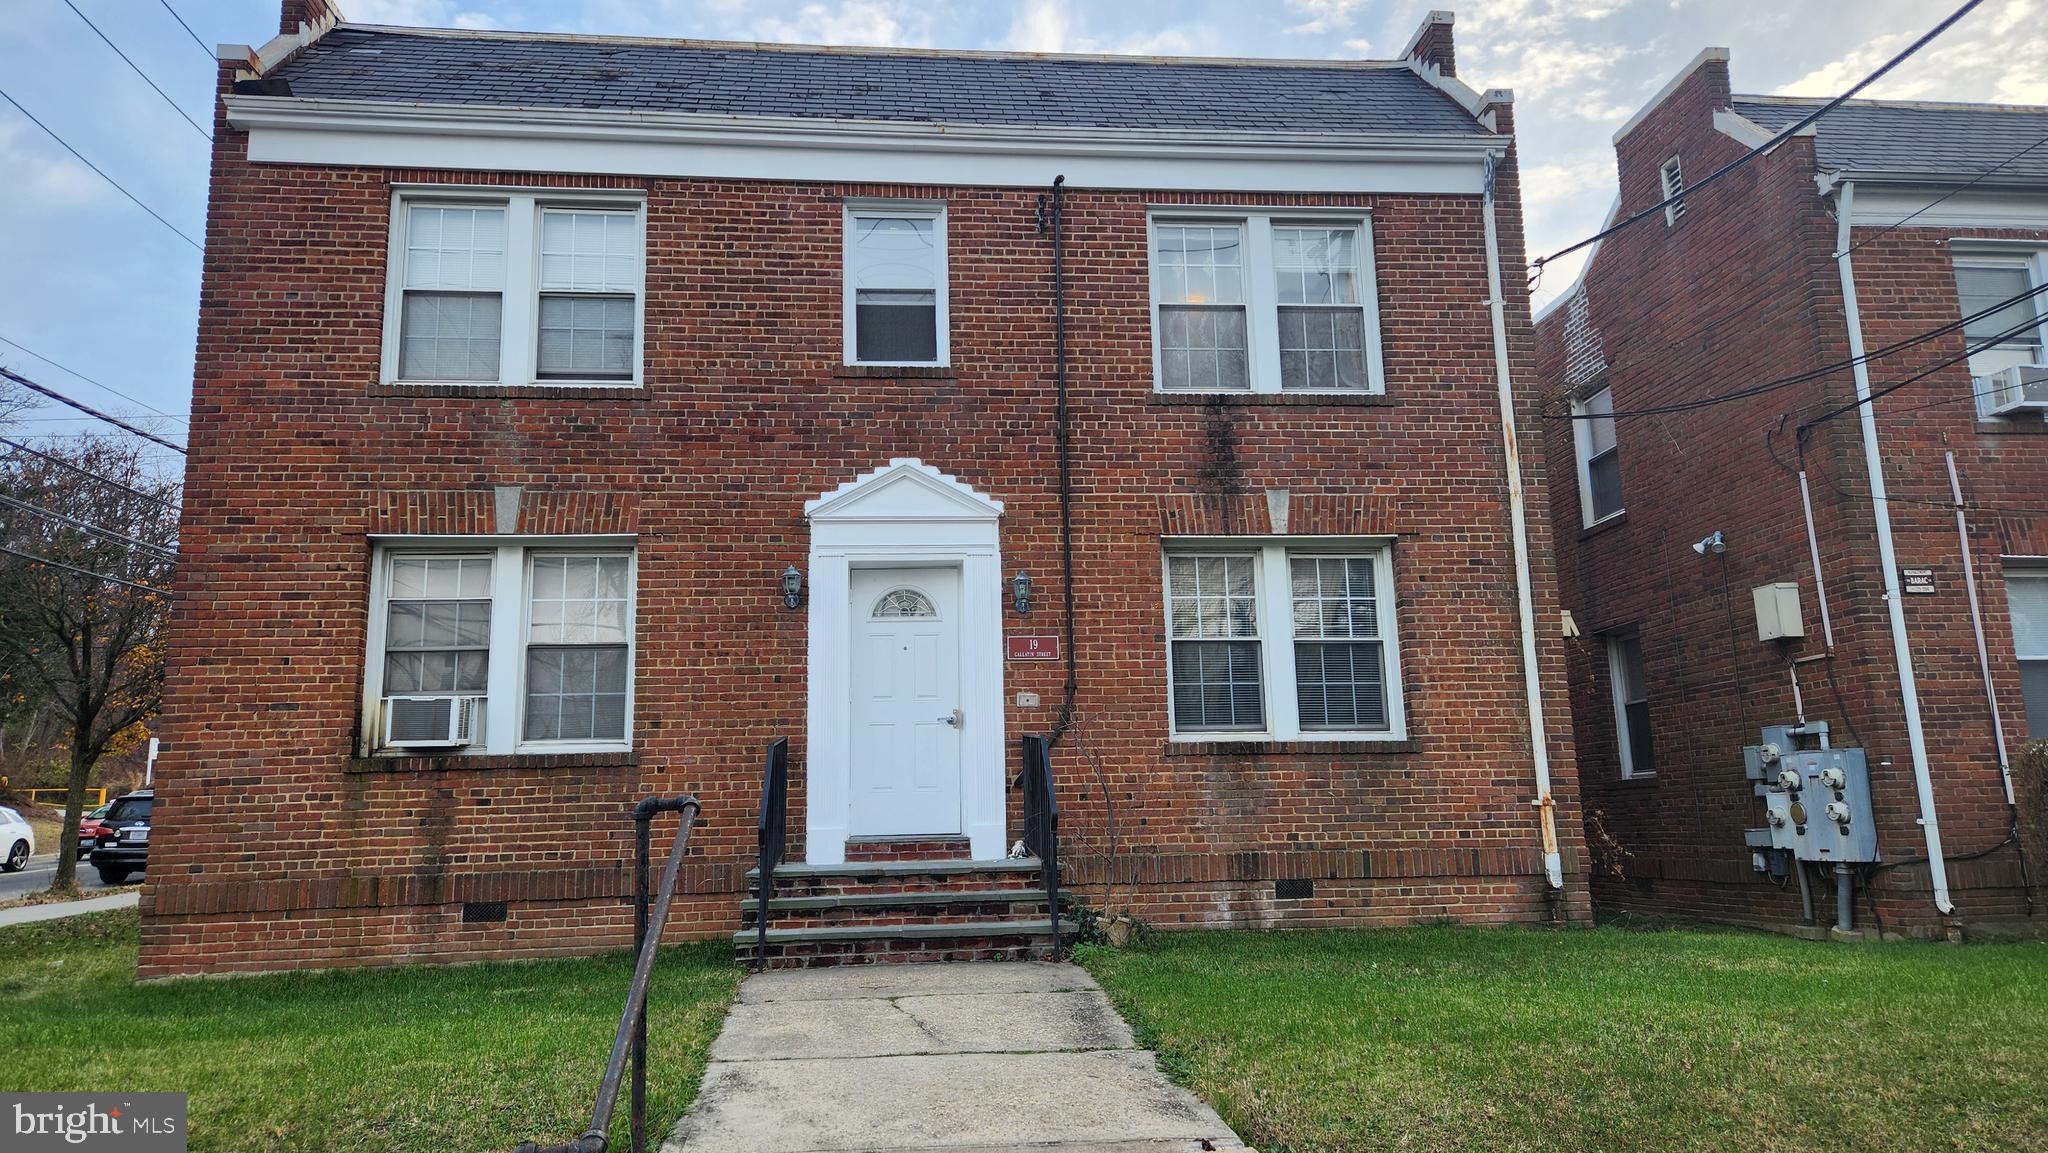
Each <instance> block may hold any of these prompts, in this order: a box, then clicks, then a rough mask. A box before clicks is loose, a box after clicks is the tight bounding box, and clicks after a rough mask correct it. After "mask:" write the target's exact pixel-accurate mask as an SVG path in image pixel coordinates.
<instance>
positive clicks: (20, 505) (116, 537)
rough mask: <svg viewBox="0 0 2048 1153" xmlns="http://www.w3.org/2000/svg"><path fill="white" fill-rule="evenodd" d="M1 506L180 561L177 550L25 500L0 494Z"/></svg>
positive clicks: (166, 558) (167, 558)
mask: <svg viewBox="0 0 2048 1153" xmlns="http://www.w3.org/2000/svg"><path fill="white" fill-rule="evenodd" d="M0 505H6V506H7V507H8V508H11V509H15V510H17V511H19V512H27V513H34V514H35V515H37V516H40V517H46V518H48V519H50V520H53V521H56V522H57V523H58V524H62V525H68V526H70V527H71V528H75V529H77V530H78V531H80V532H89V533H91V534H92V535H94V536H96V537H103V538H105V539H107V540H110V541H113V542H114V543H116V544H125V545H128V546H130V547H132V548H139V549H143V550H146V551H148V552H153V553H156V554H157V555H159V556H161V557H163V558H164V559H165V560H176V559H178V552H177V550H176V549H168V548H165V547H163V546H162V545H154V544H151V543H149V542H148V541H146V540H142V539H140V538H137V537H132V536H128V535H126V534H125V533H118V532H115V531H114V530H113V529H109V528H101V527H100V526H98V525H96V524H93V523H91V522H89V521H82V520H77V519H74V518H72V517H68V516H65V515H64V514H63V513H60V512H52V511H50V510H49V509H46V508H44V507H43V506H42V505H39V504H33V503H31V502H29V501H25V500H16V499H15V498H14V497H11V496H8V495H6V494H5V493H0Z"/></svg>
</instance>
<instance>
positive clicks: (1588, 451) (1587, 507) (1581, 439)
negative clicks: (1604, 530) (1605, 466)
mask: <svg viewBox="0 0 2048 1153" xmlns="http://www.w3.org/2000/svg"><path fill="white" fill-rule="evenodd" d="M1603 392H1604V393H1606V394H1607V408H1608V411H1610V412H1612V411H1613V410H1614V386H1613V385H1611V384H1608V385H1601V386H1600V387H1599V388H1596V389H1593V390H1592V391H1590V392H1588V393H1586V394H1585V395H1584V396H1583V397H1574V398H1573V399H1572V455H1573V456H1574V457H1575V458H1577V460H1578V467H1579V521H1580V524H1581V526H1582V527H1585V528H1592V527H1593V526H1594V525H1596V524H1605V523H1606V522H1608V521H1610V520H1613V519H1614V518H1615V517H1618V516H1621V515H1623V514H1624V513H1626V512H1628V491H1627V490H1626V489H1623V490H1622V494H1621V505H1620V507H1618V508H1616V509H1615V510H1614V511H1613V512H1610V513H1608V514H1607V515H1605V516H1595V515H1593V422H1592V421H1591V420H1589V419H1586V418H1585V417H1586V413H1587V409H1588V405H1587V402H1588V401H1590V400H1592V399H1593V398H1594V397H1596V396H1599V395H1600V394H1601V393H1603ZM1607 419H1608V420H1609V422H1613V420H1614V418H1613V417H1611V416H1610V417H1608V418H1607ZM1614 453H1615V456H1616V458H1617V459H1618V458H1619V457H1620V455H1621V425H1619V424H1615V425H1614Z"/></svg>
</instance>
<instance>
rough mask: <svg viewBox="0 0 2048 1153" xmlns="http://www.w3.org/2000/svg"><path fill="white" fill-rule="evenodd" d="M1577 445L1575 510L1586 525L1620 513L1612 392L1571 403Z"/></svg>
mask: <svg viewBox="0 0 2048 1153" xmlns="http://www.w3.org/2000/svg"><path fill="white" fill-rule="evenodd" d="M1572 415H1573V420H1572V436H1573V439H1574V441H1575V442H1576V443H1577V446H1578V457H1579V511H1580V513H1581V514H1582V515H1583V516H1584V517H1585V523H1586V524H1587V526H1589V527H1590V526H1592V525H1596V524H1599V523H1600V522H1601V521H1603V520H1606V519H1607V518H1608V517H1611V516H1614V515H1616V514H1617V513H1620V512H1621V511H1622V504H1621V451H1620V448H1619V446H1618V445H1617V444H1616V443H1615V439H1614V392H1613V390H1612V389H1606V388H1603V389H1601V390H1600V391H1598V392H1595V393H1590V394H1588V395H1587V396H1586V397H1585V398H1584V399H1583V400H1579V401H1575V402H1574V403H1573V404H1572Z"/></svg>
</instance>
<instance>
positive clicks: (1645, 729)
mask: <svg viewBox="0 0 2048 1153" xmlns="http://www.w3.org/2000/svg"><path fill="white" fill-rule="evenodd" d="M1607 676H1608V681H1609V684H1610V686H1611V690H1612V692H1613V694H1614V734H1615V745H1616V747H1617V748H1618V750H1619V753H1620V756H1621V775H1622V776H1624V777H1647V776H1649V775H1650V774H1652V773H1654V772H1656V771H1657V761H1656V757H1655V756H1654V755H1653V753H1652V751H1651V744H1650V691H1649V689H1647V688H1645V687H1644V685H1643V643H1642V640H1641V639H1640V638H1638V637H1636V636H1634V635H1630V636H1615V637H1609V638H1607Z"/></svg>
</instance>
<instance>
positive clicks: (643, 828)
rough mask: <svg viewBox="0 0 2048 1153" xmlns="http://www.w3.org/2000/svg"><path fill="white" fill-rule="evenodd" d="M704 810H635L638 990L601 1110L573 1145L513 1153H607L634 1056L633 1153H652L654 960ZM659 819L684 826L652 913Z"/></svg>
mask: <svg viewBox="0 0 2048 1153" xmlns="http://www.w3.org/2000/svg"><path fill="white" fill-rule="evenodd" d="M702 808H703V806H701V805H699V804H698V803H697V798H695V797H648V798H646V799H644V800H642V801H641V802H640V803H639V804H637V805H635V806H633V823H634V829H633V864H634V870H633V873H634V884H633V898H634V900H633V956H634V961H633V984H632V986H631V987H630V988H629V989H628V990H627V992H626V1008H625V1011H624V1012H622V1013H620V1014H619V1028H618V1031H617V1032H616V1033H614V1034H613V1035H612V1051H611V1056H610V1057H609V1058H608V1059H607V1060H606V1061H605V1066H604V1079H603V1080H602V1081H600V1082H598V1086H597V1104H596V1105H595V1106H593V1107H592V1109H591V1111H590V1128H588V1129H586V1130H584V1132H583V1136H581V1137H578V1138H577V1139H575V1140H574V1141H571V1142H569V1143H568V1144H567V1145H536V1144H534V1143H533V1142H531V1141H528V1142H526V1143H525V1144H522V1145H520V1146H519V1147H518V1148H516V1149H514V1150H513V1153H605V1150H606V1149H607V1148H608V1147H609V1146H610V1144H611V1137H610V1133H611V1127H612V1109H613V1107H614V1106H615V1105H617V1104H618V1100H619V1081H620V1079H621V1078H622V1077H623V1076H624V1075H625V1071H626V1059H627V1056H628V1053H629V1052H630V1054H631V1057H632V1062H633V1100H632V1110H633V1116H632V1133H633V1150H632V1153H644V1151H645V1150H646V1148H647V983H648V980H649V979H650V978H651V977H653V975H654V955H655V952H656V951H657V950H658V949H659V948H660V947H661V932H662V929H663V928H665V927H666V926H667V925H668V909H669V904H670V903H671V902H672V901H674V899H675V895H676V878H677V877H678V876H679V875H680V874H681V873H682V868H683V854H684V853H685V852H687V851H689V847H690V832H691V830H692V829H694V828H696V826H697V814H698V813H699V812H700V811H702ZM656 813H681V814H682V826H681V827H680V828H678V829H677V830H676V839H675V843H674V844H672V845H671V846H669V850H668V864H667V865H666V866H665V867H663V869H662V871H661V892H660V894H659V895H658V896H656V897H655V899H654V907H653V909H652V910H651V912H650V910H649V908H648V892H647V868H648V865H649V863H650V857H651V855H652V849H651V846H650V843H649V842H650V841H651V839H652V831H651V826H652V825H653V822H654V815H655V814H656Z"/></svg>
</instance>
